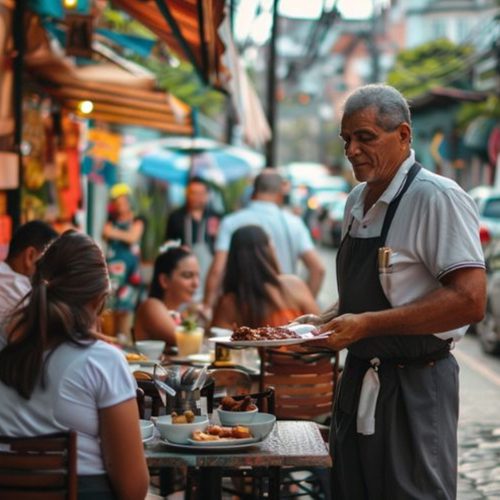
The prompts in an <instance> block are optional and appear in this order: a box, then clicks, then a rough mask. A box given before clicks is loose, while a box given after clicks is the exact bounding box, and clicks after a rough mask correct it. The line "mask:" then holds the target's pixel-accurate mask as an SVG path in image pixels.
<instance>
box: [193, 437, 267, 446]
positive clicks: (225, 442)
mask: <svg viewBox="0 0 500 500" xmlns="http://www.w3.org/2000/svg"><path fill="white" fill-rule="evenodd" d="M188 441H189V444H190V445H191V446H200V447H201V448H206V447H207V446H208V447H211V446H213V447H217V448H220V447H221V446H222V447H228V446H235V445H236V446H239V445H241V444H247V443H256V442H257V441H258V439H257V438H255V437H251V438H242V439H230V438H223V439H220V440H219V441H196V440H194V439H188Z"/></svg>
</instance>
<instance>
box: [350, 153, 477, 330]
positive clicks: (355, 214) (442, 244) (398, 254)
mask: <svg viewBox="0 0 500 500" xmlns="http://www.w3.org/2000/svg"><path fill="white" fill-rule="evenodd" d="M414 163H415V153H414V152H413V151H412V152H411V154H410V156H409V157H408V158H407V159H406V160H405V161H404V162H403V163H402V164H401V167H400V168H399V170H398V172H397V173H396V175H395V176H394V178H393V180H392V181H391V183H390V184H389V186H388V187H387V189H386V190H385V191H384V193H383V194H382V196H381V197H380V199H379V200H378V201H377V203H375V205H373V206H372V207H371V208H370V209H369V210H368V212H367V213H366V214H365V215H364V214H363V211H364V198H365V193H366V191H365V189H366V183H362V184H359V185H358V186H356V187H355V188H354V189H353V190H352V192H351V194H350V195H349V198H348V200H347V204H346V211H345V216H344V224H343V231H342V234H343V235H345V233H346V232H347V228H348V227H349V224H350V223H351V221H352V227H351V232H350V234H351V236H352V237H355V238H372V237H377V236H379V235H380V233H381V231H382V225H383V222H384V217H385V214H386V212H387V208H388V206H389V203H390V202H391V201H392V200H393V199H394V198H395V197H396V196H397V195H398V193H399V192H400V190H401V189H402V188H403V185H404V182H405V180H406V176H407V174H408V171H409V170H410V168H411V166H412V165H413V164H414ZM385 246H388V247H390V248H391V249H392V259H391V262H390V264H391V266H392V268H391V272H390V273H389V274H385V275H382V279H381V284H382V287H383V289H384V292H385V294H386V296H387V299H388V300H389V302H390V303H391V305H392V306H393V307H396V306H400V305H403V304H407V303H410V302H412V301H414V300H416V299H419V298H421V297H423V296H425V295H427V294H428V293H430V292H431V291H433V290H435V289H437V288H439V287H441V286H442V285H441V284H440V282H439V279H440V278H442V277H443V276H445V275H446V274H447V273H449V272H451V271H453V270H455V269H459V268H465V267H479V268H484V267H485V265H484V256H483V251H482V248H481V243H480V240H479V220H478V213H477V207H476V205H475V203H474V201H473V200H472V199H471V198H470V196H469V195H467V193H465V192H464V191H463V190H462V188H460V186H458V184H456V182H454V181H453V180H451V179H448V178H445V177H442V176H439V175H436V174H434V173H432V172H430V171H428V170H426V169H424V168H422V169H421V170H420V172H419V173H418V174H417V176H416V178H415V179H414V180H413V182H412V184H411V185H410V187H409V188H408V191H407V192H406V193H405V195H404V196H403V198H402V199H401V202H400V204H399V207H398V209H397V211H396V214H395V216H394V219H393V221H392V224H391V227H390V229H389V232H388V234H387V239H386V242H385ZM466 330H467V327H462V328H458V329H456V330H452V331H447V332H442V333H438V334H436V336H438V337H440V338H444V339H449V338H453V339H454V340H457V339H459V338H461V337H462V336H463V335H464V334H465V331H466Z"/></svg>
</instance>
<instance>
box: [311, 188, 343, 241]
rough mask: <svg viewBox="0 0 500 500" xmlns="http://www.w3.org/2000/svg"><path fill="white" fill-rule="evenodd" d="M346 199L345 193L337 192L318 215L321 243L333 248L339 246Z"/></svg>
mask: <svg viewBox="0 0 500 500" xmlns="http://www.w3.org/2000/svg"><path fill="white" fill-rule="evenodd" d="M346 201H347V194H344V193H337V197H336V199H335V200H333V201H331V202H329V203H327V205H326V206H325V207H324V208H323V210H322V211H321V212H320V214H319V215H318V221H319V241H320V243H321V244H323V245H325V246H330V247H334V248H338V247H339V246H340V241H341V239H342V221H343V219H344V211H345V204H346Z"/></svg>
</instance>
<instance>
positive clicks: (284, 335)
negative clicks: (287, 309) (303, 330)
mask: <svg viewBox="0 0 500 500" xmlns="http://www.w3.org/2000/svg"><path fill="white" fill-rule="evenodd" d="M297 338H301V337H300V335H298V334H296V333H295V332H294V331H293V330H289V329H288V328H283V327H281V326H261V327H259V328H250V327H248V326H240V327H239V328H237V329H236V330H235V331H234V332H233V334H232V335H231V340H282V339H297Z"/></svg>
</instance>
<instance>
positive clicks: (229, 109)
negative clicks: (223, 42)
mask: <svg viewBox="0 0 500 500" xmlns="http://www.w3.org/2000/svg"><path fill="white" fill-rule="evenodd" d="M229 26H230V27H231V36H233V38H234V0H231V1H230V2H229ZM226 101H227V102H226V130H225V132H226V143H227V144H232V143H233V131H234V125H235V119H234V118H235V117H234V107H233V100H232V98H231V96H230V95H228V96H227V99H226Z"/></svg>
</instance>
